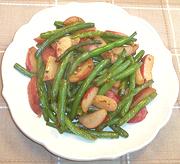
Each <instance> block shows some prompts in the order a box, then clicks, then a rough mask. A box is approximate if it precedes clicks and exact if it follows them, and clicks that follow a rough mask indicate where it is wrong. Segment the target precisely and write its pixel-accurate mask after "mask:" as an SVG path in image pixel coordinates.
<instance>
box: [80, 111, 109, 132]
mask: <svg viewBox="0 0 180 164" xmlns="http://www.w3.org/2000/svg"><path fill="white" fill-rule="evenodd" d="M106 116H107V111H106V110H105V109H100V110H97V111H95V112H93V113H90V114H85V115H83V116H81V117H80V118H79V122H80V123H81V124H82V125H84V126H85V127H86V128H89V129H92V128H96V127H98V126H99V125H100V124H101V123H103V121H104V120H105V118H106Z"/></svg>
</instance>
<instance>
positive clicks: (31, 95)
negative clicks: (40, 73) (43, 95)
mask: <svg viewBox="0 0 180 164" xmlns="http://www.w3.org/2000/svg"><path fill="white" fill-rule="evenodd" d="M28 99H29V104H30V106H31V109H32V110H33V112H34V113H36V114H37V115H38V116H39V117H40V116H41V114H42V111H41V108H40V105H39V104H40V102H39V96H38V91H37V78H36V77H32V78H31V80H30V82H29V84H28Z"/></svg>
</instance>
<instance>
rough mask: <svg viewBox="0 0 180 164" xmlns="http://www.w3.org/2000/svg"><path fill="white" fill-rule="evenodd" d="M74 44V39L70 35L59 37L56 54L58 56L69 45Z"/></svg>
mask: <svg viewBox="0 0 180 164" xmlns="http://www.w3.org/2000/svg"><path fill="white" fill-rule="evenodd" d="M72 45H73V44H72V40H71V37H70V36H65V37H63V38H61V39H59V40H58V41H57V42H56V46H54V47H56V55H57V57H59V56H61V55H62V54H63V53H64V52H65V51H66V50H67V49H68V48H69V47H71V46H72Z"/></svg>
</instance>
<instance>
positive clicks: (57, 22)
mask: <svg viewBox="0 0 180 164" xmlns="http://www.w3.org/2000/svg"><path fill="white" fill-rule="evenodd" d="M54 26H56V29H59V28H62V27H64V24H63V22H62V21H55V22H54Z"/></svg>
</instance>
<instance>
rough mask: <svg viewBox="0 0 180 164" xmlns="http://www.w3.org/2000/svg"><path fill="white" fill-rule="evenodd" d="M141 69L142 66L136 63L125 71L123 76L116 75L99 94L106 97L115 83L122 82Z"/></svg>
mask: <svg viewBox="0 0 180 164" xmlns="http://www.w3.org/2000/svg"><path fill="white" fill-rule="evenodd" d="M139 67H140V64H138V63H135V64H133V65H131V66H129V67H128V68H127V69H126V70H125V71H123V72H122V73H121V74H119V75H116V76H115V77H112V79H111V80H109V81H108V82H107V83H105V84H104V85H103V86H102V87H101V88H100V90H99V94H101V95H104V94H105V93H106V92H107V91H108V90H109V89H111V88H112V86H113V85H114V83H115V82H116V81H118V80H122V79H124V78H126V77H128V76H129V75H131V74H132V73H133V72H135V71H136V70H137V69H138V68H139Z"/></svg>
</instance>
